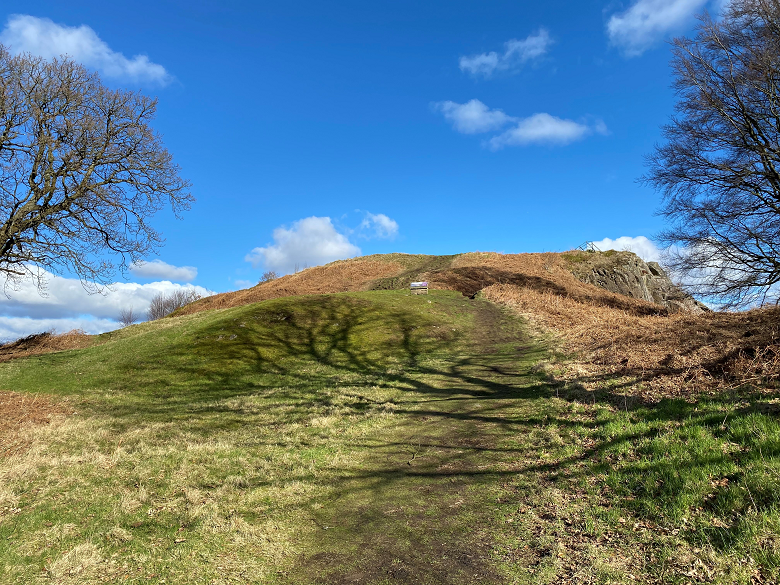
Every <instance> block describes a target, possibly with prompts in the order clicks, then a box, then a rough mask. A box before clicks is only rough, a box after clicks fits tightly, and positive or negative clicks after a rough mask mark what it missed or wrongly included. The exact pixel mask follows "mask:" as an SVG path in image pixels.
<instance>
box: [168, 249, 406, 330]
mask: <svg viewBox="0 0 780 585" xmlns="http://www.w3.org/2000/svg"><path fill="white" fill-rule="evenodd" d="M402 270H403V266H402V265H401V264H399V263H397V262H393V261H388V260H382V259H378V258H376V257H372V256H368V257H364V258H355V259H352V260H339V261H337V262H332V263H330V264H327V265H325V266H315V267H314V268H307V269H306V270H303V271H301V272H298V273H297V274H288V275H287V276H283V277H281V278H277V279H275V280H271V281H269V282H263V283H260V284H258V285H257V286H254V287H252V288H249V289H245V290H239V291H235V292H229V293H222V294H218V295H214V296H211V297H206V298H204V299H201V300H199V301H197V302H195V303H192V304H190V305H187V306H186V307H184V308H182V309H180V310H179V311H177V312H176V315H188V314H190V313H197V312H199V311H209V310H212V309H226V308H229V307H238V306H241V305H248V304H249V303H257V302H260V301H265V300H268V299H276V298H279V297H289V296H296V295H314V294H326V293H337V292H348V291H359V290H365V288H366V287H367V286H368V284H369V283H371V282H372V281H374V280H376V279H378V278H383V277H387V276H392V275H395V274H397V273H399V272H401V271H402Z"/></svg>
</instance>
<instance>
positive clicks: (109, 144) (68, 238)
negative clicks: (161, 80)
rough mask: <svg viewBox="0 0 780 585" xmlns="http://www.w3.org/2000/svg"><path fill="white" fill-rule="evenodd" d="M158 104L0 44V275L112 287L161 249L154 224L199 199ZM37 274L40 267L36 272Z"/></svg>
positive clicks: (70, 66) (78, 69)
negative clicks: (157, 119)
mask: <svg viewBox="0 0 780 585" xmlns="http://www.w3.org/2000/svg"><path fill="white" fill-rule="evenodd" d="M156 106H157V102H156V100H154V99H152V98H149V97H146V96H144V95H142V94H140V93H134V92H129V91H124V90H114V89H109V88H107V87H104V86H103V85H102V84H101V81H100V78H99V76H98V75H97V74H96V73H92V72H89V71H88V70H86V69H85V68H84V67H82V66H81V65H79V64H77V63H75V62H74V61H72V60H71V59H68V58H66V57H63V58H61V59H53V60H51V61H49V60H46V59H42V58H39V57H34V56H31V55H27V54H23V55H17V56H13V55H11V54H10V53H9V52H8V51H7V50H6V49H5V48H4V47H2V45H0V273H3V274H5V276H6V277H7V278H10V279H11V280H13V279H14V278H17V279H18V278H22V277H24V276H25V275H31V276H33V277H34V276H36V274H40V270H39V269H40V268H45V269H47V270H50V271H55V272H62V271H63V270H66V271H70V272H74V273H76V274H78V275H79V276H80V277H81V278H82V281H83V282H84V283H85V284H87V283H96V284H95V285H94V287H99V285H100V284H105V283H106V282H108V280H107V279H108V278H109V277H110V276H111V275H112V274H113V273H114V271H115V269H116V268H117V266H116V265H115V263H114V262H115V260H111V258H112V257H113V258H114V259H116V258H117V256H118V258H119V267H120V268H121V269H124V268H125V267H126V266H127V265H128V264H129V263H131V262H134V261H136V260H140V259H141V258H143V257H145V256H147V255H148V254H149V253H150V252H152V251H154V250H155V249H156V248H158V247H159V246H160V245H161V244H162V238H161V236H160V234H159V233H158V232H157V231H155V230H154V229H153V228H152V227H151V226H150V225H149V224H148V223H147V222H148V220H149V218H150V217H151V216H152V215H154V214H155V213H156V212H157V211H159V210H160V209H162V208H163V207H164V206H166V205H168V204H170V205H171V207H172V209H173V211H174V213H175V214H177V215H178V214H179V212H180V211H181V210H184V209H188V208H189V206H190V204H191V202H192V201H193V198H192V195H191V194H190V193H189V191H188V188H189V184H188V183H187V181H185V180H183V179H181V178H180V177H179V168H178V167H177V166H176V165H175V164H173V162H172V157H171V155H170V154H169V153H168V151H167V150H166V149H165V148H164V147H163V144H162V141H161V139H160V137H159V136H158V135H157V134H156V133H155V132H154V131H153V129H152V128H151V126H150V123H151V122H152V120H153V119H154V116H155V110H156ZM36 267H37V268H36Z"/></svg>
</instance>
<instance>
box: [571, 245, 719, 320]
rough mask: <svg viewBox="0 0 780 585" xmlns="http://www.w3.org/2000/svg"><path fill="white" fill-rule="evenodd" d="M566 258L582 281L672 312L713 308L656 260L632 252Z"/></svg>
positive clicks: (592, 253)
mask: <svg viewBox="0 0 780 585" xmlns="http://www.w3.org/2000/svg"><path fill="white" fill-rule="evenodd" d="M564 258H565V260H566V262H567V264H568V267H569V269H570V270H571V272H572V273H573V274H574V276H576V277H577V278H578V279H579V280H581V281H582V282H587V283H589V284H593V285H595V286H599V287H601V288H605V289H607V290H609V291H612V292H615V293H619V294H622V295H627V296H629V297H634V298H636V299H644V300H646V301H650V302H651V303H655V304H657V305H661V306H663V307H666V308H667V309H669V311H671V312H673V313H676V312H680V311H686V312H690V313H702V312H705V311H709V310H710V309H709V308H708V307H707V306H706V305H704V304H703V303H700V302H699V301H697V300H696V299H694V298H693V297H692V296H691V295H689V294H688V293H686V292H684V291H683V290H681V289H680V288H679V287H678V286H676V285H675V284H674V283H673V282H672V281H671V279H670V278H669V276H668V275H667V274H666V272H665V271H664V269H663V268H661V266H660V265H659V264H658V263H657V262H645V261H644V260H642V259H641V258H640V257H639V256H637V255H636V254H634V253H633V252H616V251H613V250H610V251H607V252H570V253H567V254H564Z"/></svg>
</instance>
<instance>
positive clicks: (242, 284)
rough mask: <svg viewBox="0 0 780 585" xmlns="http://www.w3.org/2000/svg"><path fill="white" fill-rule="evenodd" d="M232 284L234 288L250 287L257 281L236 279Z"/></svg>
mask: <svg viewBox="0 0 780 585" xmlns="http://www.w3.org/2000/svg"><path fill="white" fill-rule="evenodd" d="M233 284H234V285H235V288H236V289H242V288H251V287H253V286H255V285H256V284H257V281H252V280H241V279H236V280H234V281H233Z"/></svg>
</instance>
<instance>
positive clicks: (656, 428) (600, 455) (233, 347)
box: [0, 291, 780, 584]
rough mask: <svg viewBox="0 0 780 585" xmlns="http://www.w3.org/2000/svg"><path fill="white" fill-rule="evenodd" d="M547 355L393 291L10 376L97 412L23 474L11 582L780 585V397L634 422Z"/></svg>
mask: <svg viewBox="0 0 780 585" xmlns="http://www.w3.org/2000/svg"><path fill="white" fill-rule="evenodd" d="M550 355H551V353H550V351H548V349H547V348H546V347H545V346H544V344H542V343H540V342H538V341H534V340H531V339H529V338H528V336H527V335H526V333H525V332H524V327H523V323H522V322H521V321H520V320H518V319H517V318H515V317H513V316H512V315H511V314H509V313H508V312H506V311H504V310H502V309H500V308H499V307H497V306H495V305H492V304H490V303H488V302H487V301H483V300H479V299H476V300H468V299H466V298H464V297H463V296H461V295H460V294H457V293H451V292H444V291H435V292H434V294H432V295H429V296H410V295H409V294H408V293H405V292H403V291H372V292H366V293H348V294H339V295H325V296H310V297H294V298H282V299H276V300H271V301H266V302H263V303H258V304H255V305H248V306H244V307H238V308H233V309H227V310H221V311H213V312H205V313H197V314H194V315H189V316H184V317H176V318H172V319H164V320H162V321H157V322H154V323H145V324H141V325H137V326H133V327H129V328H127V329H124V330H121V331H117V332H113V333H109V334H105V335H103V336H101V338H100V339H99V340H98V343H97V344H96V345H94V346H93V347H90V348H88V349H84V350H78V351H70V352H62V353H57V354H48V355H43V356H38V357H32V358H28V359H24V360H16V361H13V362H9V363H5V364H2V365H0V388H4V389H11V390H16V391H19V392H36V393H44V394H48V395H52V396H54V397H57V398H62V399H63V400H67V401H68V402H69V403H70V404H71V406H72V407H73V408H74V409H75V410H76V413H75V414H74V415H71V416H69V417H63V418H61V419H58V420H56V421H55V422H54V423H53V424H51V425H49V426H44V427H39V428H37V429H30V430H28V431H26V432H27V433H28V439H29V441H30V444H31V447H30V448H29V450H27V451H26V452H24V453H20V454H17V455H14V456H12V457H9V458H7V459H5V460H2V461H0V582H2V583H35V582H41V583H51V582H54V583H93V582H101V581H103V582H117V583H149V582H155V583H161V582H166V583H236V582H239V583H296V584H297V583H314V582H316V581H317V579H320V581H321V582H322V581H324V582H328V583H338V582H361V583H377V584H378V583H399V582H402V583H431V584H433V583H436V584H443V583H452V584H455V583H466V582H483V583H553V582H558V581H561V580H563V579H570V580H572V581H573V582H588V581H589V582H595V583H610V582H612V583H620V582H625V583H630V582H637V581H638V582H654V581H660V582H672V583H673V582H686V579H688V580H690V579H691V578H692V577H687V576H685V575H684V573H686V572H688V573H690V572H691V571H693V572H694V573H696V574H700V575H703V576H705V577H706V579H707V580H708V581H711V582H721V583H734V582H743V583H748V582H750V578H751V575H752V574H753V573H755V572H756V571H759V570H760V571H763V573H764V575H765V576H767V577H768V578H777V575H778V538H777V536H778V518H779V516H778V507H777V502H778V496H777V494H778V493H779V492H780V464H779V463H778V461H780V459H779V457H778V455H779V453H778V448H779V447H780V427H778V424H777V416H776V414H775V413H776V411H774V410H772V408H774V406H773V405H774V403H770V402H769V400H770V398H771V397H769V398H768V397H767V395H766V394H761V395H758V394H756V395H751V394H747V393H742V394H740V395H735V396H722V397H712V398H710V399H707V400H700V401H698V402H696V403H685V402H681V401H668V402H663V403H661V404H658V405H654V406H639V407H634V408H631V409H628V410H626V409H622V410H621V409H620V408H617V407H611V406H609V402H607V401H601V400H598V399H597V400H596V401H595V402H592V401H589V400H583V399H580V400H579V401H578V400H577V397H576V396H574V395H572V396H566V395H564V394H563V393H559V390H560V389H559V388H557V386H556V385H555V383H554V382H553V381H550V379H549V378H548V377H547V376H545V375H544V374H543V373H542V372H541V370H539V369H538V368H536V367H535V365H536V364H537V363H539V362H540V361H543V360H545V359H548V358H549V357H550ZM559 394H560V395H559Z"/></svg>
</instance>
